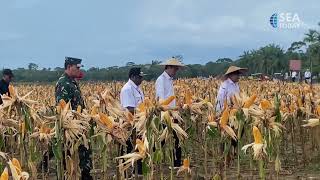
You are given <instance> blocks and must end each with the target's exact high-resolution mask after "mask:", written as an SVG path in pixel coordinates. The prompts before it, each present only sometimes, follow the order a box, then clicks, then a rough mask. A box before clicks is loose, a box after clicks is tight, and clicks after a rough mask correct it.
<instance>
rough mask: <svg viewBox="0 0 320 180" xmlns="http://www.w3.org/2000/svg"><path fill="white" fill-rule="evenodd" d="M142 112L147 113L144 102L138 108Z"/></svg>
mask: <svg viewBox="0 0 320 180" xmlns="http://www.w3.org/2000/svg"><path fill="white" fill-rule="evenodd" d="M137 109H138V110H139V111H140V112H145V111H146V106H145V103H144V102H142V103H140V104H139V105H138V108H137Z"/></svg>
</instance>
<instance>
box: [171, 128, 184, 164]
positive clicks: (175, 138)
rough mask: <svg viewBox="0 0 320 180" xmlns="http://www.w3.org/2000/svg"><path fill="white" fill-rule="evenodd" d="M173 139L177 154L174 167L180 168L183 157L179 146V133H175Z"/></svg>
mask: <svg viewBox="0 0 320 180" xmlns="http://www.w3.org/2000/svg"><path fill="white" fill-rule="evenodd" d="M173 138H174V149H175V154H173V155H174V166H175V167H180V166H181V156H182V149H181V147H180V146H179V138H178V136H177V133H176V132H175V131H173Z"/></svg>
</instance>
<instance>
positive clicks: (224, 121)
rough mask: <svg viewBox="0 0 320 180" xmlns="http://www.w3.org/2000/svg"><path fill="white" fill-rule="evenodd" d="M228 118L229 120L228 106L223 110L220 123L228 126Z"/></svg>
mask: <svg viewBox="0 0 320 180" xmlns="http://www.w3.org/2000/svg"><path fill="white" fill-rule="evenodd" d="M228 120H229V108H226V109H225V110H224V111H223V112H222V116H221V119H220V125H221V126H222V127H223V126H226V125H227V124H228Z"/></svg>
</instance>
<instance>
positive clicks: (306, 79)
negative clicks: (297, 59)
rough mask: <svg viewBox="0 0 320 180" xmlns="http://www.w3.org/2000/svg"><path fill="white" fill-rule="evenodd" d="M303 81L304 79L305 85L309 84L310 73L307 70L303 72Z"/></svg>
mask: <svg viewBox="0 0 320 180" xmlns="http://www.w3.org/2000/svg"><path fill="white" fill-rule="evenodd" d="M304 79H305V81H306V83H310V82H311V72H310V70H309V69H307V70H306V72H304Z"/></svg>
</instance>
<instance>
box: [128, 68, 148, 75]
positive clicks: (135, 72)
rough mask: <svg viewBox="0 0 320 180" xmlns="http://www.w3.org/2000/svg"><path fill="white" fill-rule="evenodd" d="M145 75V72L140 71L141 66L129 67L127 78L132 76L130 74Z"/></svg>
mask: <svg viewBox="0 0 320 180" xmlns="http://www.w3.org/2000/svg"><path fill="white" fill-rule="evenodd" d="M145 75H146V74H144V73H143V72H142V71H141V68H139V67H134V68H131V69H130V71H129V78H130V77H132V76H145Z"/></svg>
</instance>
